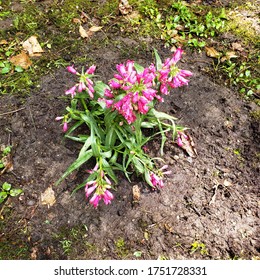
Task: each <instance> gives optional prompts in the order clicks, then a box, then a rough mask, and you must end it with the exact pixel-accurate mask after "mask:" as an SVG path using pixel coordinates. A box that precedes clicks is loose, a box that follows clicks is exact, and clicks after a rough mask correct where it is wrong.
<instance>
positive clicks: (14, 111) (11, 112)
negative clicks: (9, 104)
mask: <svg viewBox="0 0 260 280" xmlns="http://www.w3.org/2000/svg"><path fill="white" fill-rule="evenodd" d="M24 109H25V107H23V108H19V109H17V110H13V111H10V112H6V113H2V114H0V116H4V115H8V114H13V113H16V112H19V111H21V110H24Z"/></svg>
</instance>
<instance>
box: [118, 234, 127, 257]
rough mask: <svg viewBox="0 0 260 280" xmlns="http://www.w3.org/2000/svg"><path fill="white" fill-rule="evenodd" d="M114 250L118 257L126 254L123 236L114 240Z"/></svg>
mask: <svg viewBox="0 0 260 280" xmlns="http://www.w3.org/2000/svg"><path fill="white" fill-rule="evenodd" d="M115 246H116V252H117V254H118V255H119V256H120V257H124V256H126V255H127V254H128V249H127V248H126V244H125V240H124V238H119V239H118V240H116V241H115Z"/></svg>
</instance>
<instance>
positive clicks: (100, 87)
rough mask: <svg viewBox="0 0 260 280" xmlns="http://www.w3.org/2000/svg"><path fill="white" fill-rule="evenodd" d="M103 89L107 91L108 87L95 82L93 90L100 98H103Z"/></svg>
mask: <svg viewBox="0 0 260 280" xmlns="http://www.w3.org/2000/svg"><path fill="white" fill-rule="evenodd" d="M105 89H109V86H108V85H106V84H105V83H103V82H101V81H97V82H96V84H95V86H94V90H95V92H96V93H97V94H98V95H99V96H100V97H104V92H105Z"/></svg>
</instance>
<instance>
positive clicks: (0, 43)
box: [0, 40, 8, 45]
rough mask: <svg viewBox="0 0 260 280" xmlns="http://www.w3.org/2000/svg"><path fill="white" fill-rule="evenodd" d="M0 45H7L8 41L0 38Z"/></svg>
mask: <svg viewBox="0 0 260 280" xmlns="http://www.w3.org/2000/svg"><path fill="white" fill-rule="evenodd" d="M0 45H8V42H7V41H6V40H1V41H0Z"/></svg>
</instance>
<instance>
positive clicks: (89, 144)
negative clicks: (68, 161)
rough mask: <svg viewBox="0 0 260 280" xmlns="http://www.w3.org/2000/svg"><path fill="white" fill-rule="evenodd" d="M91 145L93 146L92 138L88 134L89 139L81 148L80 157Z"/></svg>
mask: <svg viewBox="0 0 260 280" xmlns="http://www.w3.org/2000/svg"><path fill="white" fill-rule="evenodd" d="M90 146H91V138H90V137H89V136H88V138H87V140H86V141H85V143H84V145H83V147H82V148H81V150H80V152H79V157H82V156H83V155H84V154H85V153H86V151H87V150H88V148H89V147H90Z"/></svg>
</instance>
